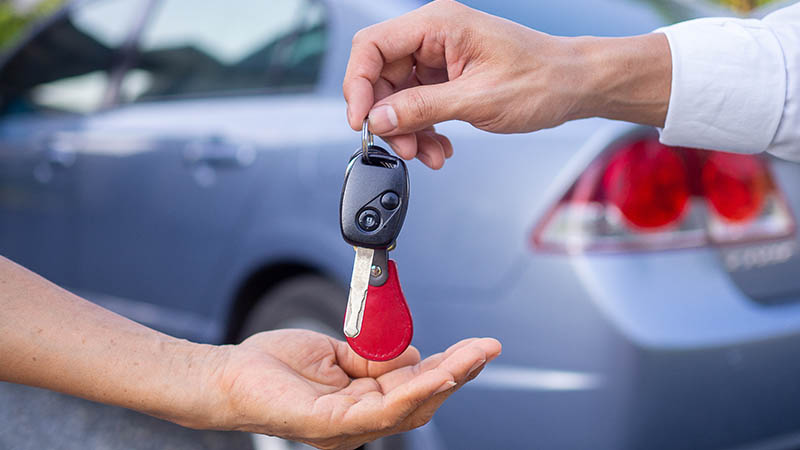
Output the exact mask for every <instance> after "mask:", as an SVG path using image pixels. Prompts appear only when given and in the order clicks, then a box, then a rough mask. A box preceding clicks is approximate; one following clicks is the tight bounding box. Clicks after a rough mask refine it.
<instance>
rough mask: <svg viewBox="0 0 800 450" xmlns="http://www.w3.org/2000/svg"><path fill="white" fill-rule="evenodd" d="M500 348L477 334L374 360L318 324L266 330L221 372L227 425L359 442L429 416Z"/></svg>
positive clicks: (335, 442) (322, 443) (323, 442)
mask: <svg viewBox="0 0 800 450" xmlns="http://www.w3.org/2000/svg"><path fill="white" fill-rule="evenodd" d="M500 350H501V346H500V343H499V342H498V341H496V340H495V339H490V338H484V339H476V338H473V339H466V340H463V341H461V342H459V343H457V344H455V345H453V346H452V347H450V348H449V349H447V351H445V352H444V353H438V354H435V355H433V356H430V357H428V358H426V359H425V360H424V361H420V356H419V352H418V351H417V349H415V348H414V347H409V348H408V349H407V350H406V351H405V352H404V353H403V354H402V355H401V356H399V357H398V358H396V359H394V360H392V361H387V362H372V361H367V360H365V359H363V358H361V357H360V356H358V355H356V354H355V353H354V352H353V351H352V350H350V348H349V347H348V345H347V344H346V343H345V342H342V341H338V340H336V339H332V338H330V337H328V336H325V335H322V334H319V333H315V332H312V331H306V330H278V331H269V332H265V333H259V334H256V335H253V336H251V337H250V338H248V339H247V340H245V341H244V342H242V343H241V344H239V345H237V346H233V347H230V348H229V352H230V353H229V355H228V358H227V363H226V364H225V366H224V371H223V372H222V373H220V378H219V382H220V383H221V387H222V389H223V392H224V394H225V398H227V401H228V402H229V407H230V410H231V414H229V417H228V418H227V421H228V422H229V423H228V424H227V426H226V428H232V429H238V430H241V431H249V432H255V433H264V434H270V435H277V436H280V437H283V438H287V439H292V440H297V441H301V442H305V443H307V444H310V445H313V446H315V447H318V448H330V449H348V448H355V447H358V446H360V445H362V444H364V443H366V442H369V441H372V440H375V439H377V438H380V437H382V436H386V435H389V434H394V433H399V432H402V431H407V430H410V429H413V428H416V427H419V426H421V425H424V424H425V423H427V422H428V421H429V420H430V419H431V417H432V416H433V413H434V412H435V411H436V410H437V409H438V408H439V406H440V405H441V404H442V402H444V400H445V399H446V398H447V397H449V396H450V395H451V394H452V393H453V392H455V391H456V390H458V389H459V388H460V387H461V386H463V385H464V383H466V382H467V381H469V380H471V379H473V378H474V377H475V376H477V374H478V373H479V372H480V370H481V369H482V368H483V366H484V365H485V364H486V363H487V362H488V361H491V360H492V359H494V358H495V357H497V356H498V355H499V354H500Z"/></svg>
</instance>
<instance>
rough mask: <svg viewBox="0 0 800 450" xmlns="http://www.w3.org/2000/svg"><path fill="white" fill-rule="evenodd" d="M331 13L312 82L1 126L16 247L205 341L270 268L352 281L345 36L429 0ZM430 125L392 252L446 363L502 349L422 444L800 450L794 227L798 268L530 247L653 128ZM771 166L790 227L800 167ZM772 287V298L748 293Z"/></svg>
mask: <svg viewBox="0 0 800 450" xmlns="http://www.w3.org/2000/svg"><path fill="white" fill-rule="evenodd" d="M467 3H469V4H473V5H478V6H482V5H486V7H487V8H489V10H491V11H492V12H495V13H498V14H501V15H507V16H509V17H510V18H512V19H518V20H522V21H523V23H525V21H526V20H530V22H528V23H527V24H529V25H534V26H539V27H540V28H542V29H543V30H544V31H548V32H553V33H558V34H588V33H597V34H607V35H608V34H612V35H613V34H620V35H621V34H630V33H644V32H648V31H650V30H652V29H654V28H656V27H658V26H661V25H664V24H666V23H669V22H670V21H671V20H676V19H677V18H687V17H694V16H698V15H703V14H708V13H709V12H717V11H718V12H720V13H721V12H722V11H723V10H722V9H721V8H717V7H715V6H709V5H708V4H705V3H697V2H695V3H691V2H689V3H687V2H682V3H681V5H682V6H677V7H676V6H674V5H673V4H672V3H664V2H644V1H638V2H637V1H624V0H606V1H600V0H581V1H580V2H572V3H570V2H561V3H557V4H556V3H551V4H544V3H543V4H541V5H538V4H537V5H533V6H531V5H529V4H526V3H524V2H523V3H512V2H499V3H498V2H467ZM325 4H326V5H327V12H328V18H329V21H328V23H327V24H326V27H327V28H326V29H327V30H328V33H329V39H328V41H329V44H330V45H329V48H328V50H327V51H326V54H325V58H324V60H323V66H322V69H321V72H320V73H321V77H320V79H319V81H318V83H317V85H316V87H315V88H314V89H313V90H311V91H309V92H302V93H284V94H280V95H278V94H273V95H266V94H263V93H257V94H249V95H234V96H225V97H222V96H220V97H211V98H202V97H197V98H176V99H165V100H154V101H147V102H140V103H133V104H113V105H110V106H109V107H108V108H106V109H104V110H101V111H98V112H95V113H92V114H89V115H86V116H57V117H56V116H54V117H50V118H44V117H35V116H23V115H16V116H15V115H11V116H8V117H2V118H0V214H2V220H0V231H1V232H2V234H0V250H2V252H3V253H4V254H5V255H6V256H8V257H9V258H11V259H13V260H15V261H18V262H20V263H21V264H23V265H26V266H28V267H30V268H32V269H34V270H37V271H39V272H40V273H41V274H42V275H44V276H46V277H48V278H50V279H51V280H53V281H55V282H57V283H59V284H62V285H64V286H66V287H67V288H70V289H73V290H75V291H76V292H78V293H80V294H81V295H84V296H86V297H87V298H90V299H91V300H93V301H96V302H98V303H100V304H102V305H104V306H107V307H109V308H111V309H113V310H116V311H118V312H120V313H122V314H124V315H127V316H129V317H131V318H133V319H135V320H139V321H141V322H143V323H146V324H149V325H152V326H155V327H157V328H158V329H161V330H163V331H166V332H169V333H172V334H175V335H177V336H181V337H187V338H190V339H194V340H198V341H203V342H214V343H221V342H224V341H225V340H226V339H228V338H230V337H231V336H232V331H234V332H235V331H236V330H231V329H230V328H231V327H232V324H233V323H234V322H235V320H236V317H235V316H236V314H237V308H238V307H240V306H241V305H239V304H238V303H237V302H238V301H240V300H241V299H240V296H241V293H242V290H243V287H244V286H246V285H247V283H248V281H249V280H251V278H252V277H253V276H257V275H258V274H259V273H261V271H263V270H266V269H269V268H270V267H275V266H281V265H293V266H297V267H302V268H303V269H304V270H306V271H309V272H313V273H315V274H318V275H322V276H325V277H327V278H329V279H331V280H334V281H336V282H338V283H339V284H341V285H342V286H347V284H348V282H349V279H350V275H351V273H350V271H351V268H352V260H353V250H352V248H351V247H350V246H349V245H347V244H346V243H345V242H344V241H343V240H342V239H341V236H340V231H339V218H338V203H339V198H340V195H341V184H342V181H343V176H344V170H345V164H346V161H347V159H348V157H349V156H350V155H351V154H352V152H353V151H354V150H355V149H356V148H357V146H358V145H359V142H360V141H359V135H358V133H355V132H353V131H352V130H350V128H349V126H348V125H347V123H346V120H345V113H344V112H345V108H346V105H345V103H344V100H343V99H342V97H341V81H342V77H343V74H344V70H345V64H346V61H347V56H348V53H349V50H350V39H351V36H352V35H353V33H354V32H355V31H356V30H357V29H359V28H362V27H364V26H367V25H369V24H372V23H375V22H378V21H380V20H384V19H386V18H389V17H393V16H396V15H399V14H401V13H403V12H405V11H408V10H411V9H413V8H414V7H415V6H417V5H418V3H417V2H369V1H362V0H341V1H329V2H326V3H325ZM771 7H772V6H770V8H771ZM659 8H661V9H659ZM520 10H525V11H528V10H530V11H532V12H536V11H539V10H541V11H543V13H542V14H529V13H526V15H524V16H517V15H516V14H517V11H520ZM764 11H766V9H763V10H758V11H757V13H758V14H760V13H762V12H764ZM725 13H729V12H728V11H727V10H725ZM570 15H574V20H572V21H565V20H562V19H563V17H567V16H570ZM599 17H602V18H604V19H603V20H600V19H598V18H599ZM437 129H438V130H439V131H440V132H442V133H444V134H446V135H448V136H449V137H450V139H451V140H452V142H453V145H454V148H455V157H454V158H452V159H451V160H449V161H448V162H447V164H446V165H445V167H444V168H443V169H442V170H441V171H437V172H434V171H431V170H429V169H427V168H426V167H424V166H423V165H422V164H421V163H420V162H418V161H412V162H410V163H409V175H410V187H411V192H410V206H409V210H408V215H407V218H406V222H405V226H404V229H403V231H402V233H401V234H400V237H399V238H398V242H397V248H396V250H394V251H393V252H392V253H391V257H392V258H394V259H395V260H396V261H397V263H398V269H399V273H400V277H401V279H402V281H403V288H404V292H405V294H406V297H407V299H408V302H409V305H410V308H411V311H412V314H413V316H414V321H415V337H414V341H413V344H414V345H416V346H417V347H418V348H419V349H420V350H421V352H422V353H423V354H432V353H435V352H438V351H441V350H442V349H443V348H446V347H447V346H448V345H450V344H452V343H453V342H455V341H457V340H459V339H463V338H466V337H470V336H474V335H488V336H494V337H497V338H499V339H500V340H501V341H502V342H503V343H504V350H503V355H502V357H501V358H499V359H498V360H497V361H495V362H494V363H492V364H491V365H489V366H487V368H486V369H484V371H483V373H482V374H481V376H480V377H478V378H477V379H476V380H475V381H473V382H471V383H470V384H468V385H467V386H466V387H465V388H464V389H463V390H461V391H460V392H459V394H458V395H456V396H453V397H452V398H451V399H449V400H448V402H446V403H445V404H444V406H443V407H442V409H441V410H440V412H439V413H437V415H436V417H435V419H434V422H433V423H432V424H431V425H429V426H428V427H426V428H425V431H424V433H427V435H428V436H429V438H426V440H425V442H428V443H430V442H440V443H441V445H442V446H444V447H446V448H459V449H460V448H498V447H506V448H531V447H535V448H599V449H604V448H608V449H621V448H633V449H638V448H648V449H653V448H672V449H674V448H698V447H714V448H717V447H733V446H737V445H744V444H752V443H755V445H759V443H763V442H767V441H772V440H774V439H782V440H781V444H780V445H777V446H776V447H774V448H792V446H794V445H795V444H798V443H800V441H799V440H797V439H794V438H792V436H793V434H796V433H797V430H798V429H800V423H798V419H797V418H798V417H800V404H799V403H798V402H796V401H793V399H794V398H795V397H794V395H793V393H794V392H796V390H797V387H796V381H795V380H796V378H797V374H798V373H799V372H800V367H798V366H797V364H795V363H794V362H793V361H794V360H793V359H792V358H793V355H794V354H795V353H796V352H795V349H796V344H797V340H798V339H800V338H798V336H800V302H797V300H800V292H798V288H797V284H792V283H790V282H786V281H785V277H786V276H787V274H789V275H791V274H793V273H795V272H796V268H797V258H798V257H797V256H796V255H795V253H796V251H795V250H794V249H795V246H796V244H797V242H796V240H797V237H796V236H793V237H792V238H791V239H785V240H783V241H781V242H780V243H778V244H780V245H784V244H785V245H789V244H786V243H787V242H788V243H790V244H791V253H790V254H789V257H788V259H780V258H777V257H774V258H772V259H770V258H769V255H768V257H766V259H763V260H758V261H761V262H760V263H759V264H757V267H755V266H754V267H749V268H745V269H741V268H739V269H735V270H734V269H732V267H733V266H731V264H732V263H730V260H732V259H733V258H740V259H742V258H744V259H747V258H751V256H748V255H749V253H747V252H751V253H752V252H755V253H756V254H761V253H764V251H762V250H761V246H764V245H768V244H765V243H759V244H745V245H742V246H739V247H737V249H731V248H715V247H701V248H690V249H682V250H673V251H661V252H617V253H606V254H593V253H583V254H582V253H577V254H560V253H555V252H544V251H538V250H536V249H534V248H533V245H532V239H531V238H532V233H533V231H534V229H535V227H536V226H537V225H538V224H539V223H541V221H542V220H543V218H544V217H546V215H547V213H548V211H549V210H550V209H551V208H552V207H553V205H555V204H556V202H557V201H558V200H559V199H560V198H561V197H562V195H563V194H564V193H565V192H566V191H567V190H568V189H569V187H570V186H571V185H572V183H573V182H574V181H575V179H576V178H577V177H578V176H579V175H580V174H581V173H583V171H584V170H585V169H586V167H587V166H588V165H589V164H590V163H591V162H592V161H593V160H594V159H595V158H596V157H597V156H598V155H599V154H601V153H602V152H603V151H605V150H606V149H607V148H608V147H609V146H610V145H613V144H614V143H615V142H617V141H618V140H619V139H620V138H622V137H625V136H630V135H632V134H635V133H642V132H646V133H653V130H652V129H650V128H643V127H639V126H635V125H630V124H625V123H621V122H614V121H609V120H603V119H588V120H580V121H575V122H570V123H567V124H564V125H562V126H559V127H556V128H554V129H549V130H542V131H539V132H537V133H532V134H516V135H492V134H488V133H484V132H482V131H480V130H476V129H474V128H473V127H471V126H469V125H467V124H464V123H460V122H447V123H444V124H440V125H438V126H437ZM54 149H55V150H57V151H56V152H53V151H52V150H54ZM70 155H71V156H72V157H73V159H72V160H70V159H69V158H70ZM53 157H55V158H56V161H55V162H48V158H50V159H52V158H53ZM58 158H67V159H66V160H59V159H58ZM43 161H44V163H45V166H44V167H50V166H51V165H52V164H56V165H61V167H58V168H53V167H50V168H51V169H52V170H51V172H52V173H51V176H50V178H46V177H45V178H46V179H45V178H42V177H44V175H42V174H41V173H39V172H37V171H36V168H37V167H40V166H42V164H43ZM65 161H66V164H65ZM770 166H771V167H772V169H773V171H774V175H775V177H776V180H777V182H778V184H779V185H780V187H781V188H782V190H783V191H784V193H785V195H786V198H787V202H788V204H789V206H790V207H791V209H792V210H793V211H794V214H795V220H796V219H797V216H796V214H797V212H798V211H800V194H798V192H800V190H799V189H800V169H798V168H799V167H800V166H798V165H796V164H790V163H785V162H780V161H777V160H774V159H771V160H770ZM41 170H44V169H40V172H41ZM37 173H39V175H38V176H39V178H38V179H37ZM42 180H45V181H44V182H43V181H42ZM773 244H774V243H773ZM773 244H769V245H773ZM781 248H783V247H781ZM787 248H788V247H787ZM736 251H739V253H735V252H736ZM743 252H744V253H743ZM758 252H761V253H758ZM731 255H734V256H731ZM737 255H738V256H737ZM742 255H744V256H742ZM747 260H749V259H747ZM726 261H728V262H726ZM748 277H749V278H748ZM764 280H767V282H769V283H771V285H774V288H766V289H765V290H762V291H758V292H756V291H754V290H753V289H754V288H753V286H763V285H764V284H765V281H764ZM769 280H772V281H771V282H770V281H769ZM256 294H259V295H263V292H258V293H256ZM766 298H770V299H772V300H771V301H770V302H767V301H765V300H764V299H766ZM775 299H777V300H775ZM252 300H255V299H252ZM342 313H344V304H343V305H342ZM794 359H796V358H794ZM424 433H423V434H424ZM784 436H789V437H788V438H784ZM437 445H439V444H437Z"/></svg>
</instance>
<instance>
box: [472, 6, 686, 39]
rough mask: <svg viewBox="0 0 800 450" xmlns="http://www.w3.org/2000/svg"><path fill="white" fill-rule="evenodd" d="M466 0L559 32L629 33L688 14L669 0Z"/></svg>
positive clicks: (511, 17)
mask: <svg viewBox="0 0 800 450" xmlns="http://www.w3.org/2000/svg"><path fill="white" fill-rule="evenodd" d="M463 3H465V4H467V5H469V6H471V7H473V8H477V9H480V10H481V11H486V12H488V13H490V14H494V15H498V16H501V17H505V18H507V19H510V20H513V21H515V22H519V23H521V24H523V25H526V26H528V27H531V28H533V29H536V30H539V31H543V32H545V33H549V34H554V35H558V36H582V35H591V36H629V35H634V34H642V33H649V32H650V31H652V30H654V29H655V28H658V27H660V26H663V25H666V24H668V23H672V22H675V21H677V20H680V19H684V18H686V13H685V11H684V10H683V8H681V7H679V6H678V5H676V4H675V3H673V2H670V1H667V0H569V1H549V2H527V1H497V0H464V1H463Z"/></svg>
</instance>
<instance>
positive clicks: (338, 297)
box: [238, 275, 407, 450]
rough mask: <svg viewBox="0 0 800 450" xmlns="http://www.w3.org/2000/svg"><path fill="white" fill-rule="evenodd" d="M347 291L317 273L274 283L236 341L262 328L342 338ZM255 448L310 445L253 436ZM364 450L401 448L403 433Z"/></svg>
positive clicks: (278, 449) (275, 449)
mask: <svg viewBox="0 0 800 450" xmlns="http://www.w3.org/2000/svg"><path fill="white" fill-rule="evenodd" d="M346 304H347V290H346V289H345V288H343V287H342V286H340V285H338V284H336V283H334V282H332V281H330V280H327V279H325V278H323V277H320V276H318V275H302V276H298V277H294V278H291V279H289V280H287V281H284V282H282V283H280V284H279V285H277V286H275V287H274V288H273V289H271V290H270V291H269V292H267V293H266V294H264V295H263V296H262V297H261V298H260V299H259V300H258V302H257V303H256V305H255V306H254V307H253V309H252V310H251V311H250V313H249V314H248V316H247V318H246V319H245V321H244V324H243V326H242V329H241V332H240V333H239V334H238V337H239V339H238V340H239V342H241V341H242V340H244V339H245V338H247V337H248V336H250V335H252V334H255V333H259V332H261V331H268V330H276V329H281V328H303V329H306V330H312V331H316V332H318V333H323V334H326V335H328V336H331V337H334V338H336V339H342V320H343V317H344V308H345V305H346ZM253 447H254V448H255V449H256V450H294V449H307V448H313V447H310V446H307V445H305V444H301V443H298V442H292V441H286V440H283V439H279V438H273V437H270V436H262V435H253ZM362 448H363V449H366V450H403V449H405V448H407V446H406V445H405V443H404V439H403V436H402V435H395V436H389V437H385V438H382V439H378V440H377V441H375V442H371V443H369V444H367V445H365V446H364V447H362Z"/></svg>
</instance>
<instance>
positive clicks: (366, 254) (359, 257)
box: [344, 247, 375, 338]
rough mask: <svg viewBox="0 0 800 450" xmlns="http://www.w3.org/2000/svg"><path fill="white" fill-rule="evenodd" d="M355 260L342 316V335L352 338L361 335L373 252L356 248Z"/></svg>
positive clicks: (369, 249)
mask: <svg viewBox="0 0 800 450" xmlns="http://www.w3.org/2000/svg"><path fill="white" fill-rule="evenodd" d="M355 249H356V259H355V261H354V262H353V275H352V277H351V278H350V295H349V296H348V298H347V310H346V311H345V314H344V334H345V336H347V337H349V338H354V337H356V336H358V335H359V333H361V323H362V322H363V321H364V304H365V303H366V301H367V290H368V289H369V280H370V276H371V273H372V257H373V256H374V254H375V250H373V249H371V248H364V247H356V248H355Z"/></svg>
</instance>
